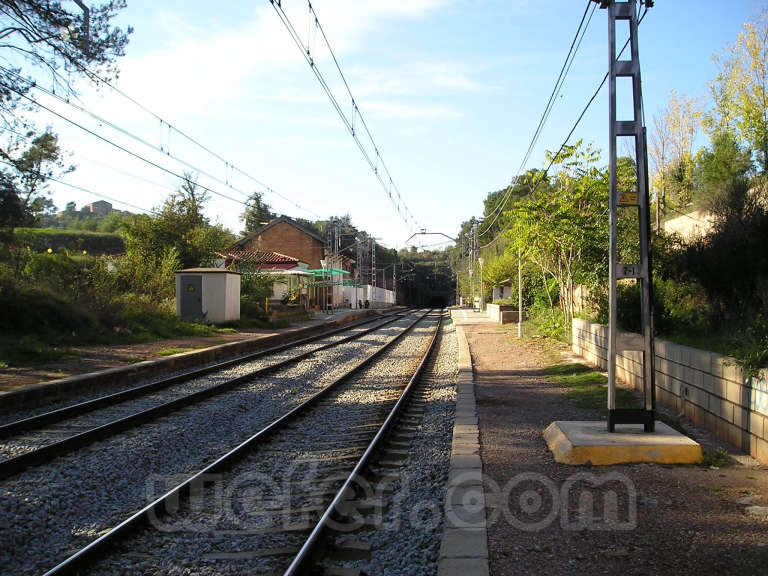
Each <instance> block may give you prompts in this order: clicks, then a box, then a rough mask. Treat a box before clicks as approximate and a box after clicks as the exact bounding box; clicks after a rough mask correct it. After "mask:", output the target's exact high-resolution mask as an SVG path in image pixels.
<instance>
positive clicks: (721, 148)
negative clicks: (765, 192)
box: [695, 131, 752, 209]
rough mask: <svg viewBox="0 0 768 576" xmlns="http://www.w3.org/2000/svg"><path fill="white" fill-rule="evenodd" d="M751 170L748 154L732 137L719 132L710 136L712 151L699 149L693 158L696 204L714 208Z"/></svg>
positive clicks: (726, 133)
mask: <svg viewBox="0 0 768 576" xmlns="http://www.w3.org/2000/svg"><path fill="white" fill-rule="evenodd" d="M751 169H752V160H751V154H750V152H749V150H746V149H744V148H742V147H741V146H739V142H738V141H737V140H736V137H735V136H734V135H733V134H732V133H730V132H726V131H721V132H718V133H717V134H715V135H713V138H712V146H711V149H708V148H702V149H701V150H700V151H699V152H698V154H697V155H696V175H695V177H696V188H697V196H698V198H697V199H698V201H699V202H701V204H702V205H704V206H706V207H707V208H709V209H712V208H714V207H715V205H717V204H718V203H720V201H721V199H722V198H723V196H724V194H727V192H728V190H731V189H732V188H733V184H734V182H736V181H737V180H739V179H743V178H745V177H746V176H747V174H748V173H749V171H750V170H751Z"/></svg>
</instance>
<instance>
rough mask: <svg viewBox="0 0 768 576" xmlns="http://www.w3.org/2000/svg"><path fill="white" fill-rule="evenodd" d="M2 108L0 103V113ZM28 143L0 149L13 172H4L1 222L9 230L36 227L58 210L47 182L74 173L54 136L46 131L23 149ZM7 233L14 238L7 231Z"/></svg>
mask: <svg viewBox="0 0 768 576" xmlns="http://www.w3.org/2000/svg"><path fill="white" fill-rule="evenodd" d="M0 77H2V73H0ZM1 91H2V90H1V89H0V92H1ZM2 108H3V104H2V103H0V113H2ZM29 137H30V138H31V137H32V133H30V134H29ZM26 140H27V138H22V137H19V138H15V139H12V140H11V141H10V143H9V145H8V146H7V147H6V148H5V149H3V148H0V158H2V159H3V160H4V161H5V162H6V163H7V164H9V165H10V166H11V169H10V170H5V169H3V171H2V175H3V176H2V195H3V201H2V202H0V210H2V212H0V223H2V224H3V225H4V226H5V227H7V228H8V229H11V228H13V227H16V226H23V225H33V224H35V223H37V222H38V221H39V220H40V218H41V216H43V215H45V214H46V213H51V212H53V211H54V210H55V207H54V205H53V202H52V201H51V200H50V198H48V197H47V181H48V179H49V178H51V177H53V176H54V175H56V174H59V173H61V174H64V173H66V172H69V171H71V168H65V167H64V164H63V162H62V159H61V157H62V153H61V150H60V148H59V141H58V137H57V136H56V135H55V134H53V133H52V132H50V131H48V130H46V131H44V132H43V133H41V134H39V135H38V136H35V137H34V138H32V140H31V142H30V143H29V145H28V146H27V147H26V148H25V149H23V150H22V149H21V148H22V147H23V145H24V144H25V142H26ZM6 234H7V235H9V236H11V237H12V234H8V232H7V231H6Z"/></svg>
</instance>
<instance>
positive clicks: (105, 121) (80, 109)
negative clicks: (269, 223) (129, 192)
mask: <svg viewBox="0 0 768 576" xmlns="http://www.w3.org/2000/svg"><path fill="white" fill-rule="evenodd" d="M0 70H2V71H3V72H5V73H7V74H12V75H14V76H16V77H17V78H18V79H20V80H22V81H25V82H28V83H29V84H30V87H31V88H34V89H36V90H38V91H40V92H42V93H44V94H46V95H48V96H49V97H51V98H54V99H56V100H58V101H60V102H62V103H64V104H66V105H68V106H70V107H72V108H74V109H75V110H77V111H78V112H81V113H83V114H86V115H88V116H90V117H91V118H93V119H94V120H96V121H98V122H100V123H102V124H104V125H106V126H109V127H110V128H112V129H113V130H115V131H117V132H119V133H121V134H123V135H125V136H127V137H129V138H131V139H133V140H135V141H137V142H139V143H140V144H142V145H144V146H146V147H148V148H151V149H153V150H155V151H157V152H161V153H163V154H165V155H166V156H168V157H169V158H172V159H173V160H175V161H176V162H178V163H180V164H182V165H184V166H186V167H187V168H190V169H191V170H194V171H195V172H197V173H198V174H202V175H204V176H206V177H208V178H210V179H211V180H213V181H215V182H218V183H219V184H222V185H224V186H226V187H228V188H230V189H231V190H233V191H234V192H237V193H239V194H241V195H242V196H244V197H245V198H249V197H250V194H248V193H247V192H244V191H243V190H240V189H239V188H236V187H235V186H234V185H233V184H231V183H230V182H228V181H226V180H222V179H221V178H219V177H217V176H214V175H213V174H211V173H210V172H208V171H206V170H202V169H201V168H199V167H198V166H196V165H194V164H191V163H190V162H187V161H186V160H184V159H183V158H180V157H178V156H176V155H174V154H171V153H170V151H169V150H168V149H166V150H163V148H162V146H156V145H155V144H152V143H151V142H149V141H148V140H146V139H145V138H142V137H141V136H137V135H136V134H134V133H132V132H130V131H129V130H126V129H125V128H122V127H121V126H118V125H117V124H115V123H114V122H111V121H110V120H108V119H106V118H104V117H103V116H100V115H98V114H96V113H94V112H92V111H90V110H88V109H86V108H84V107H82V106H79V105H77V104H74V103H72V102H70V101H69V100H67V99H66V98H64V97H62V96H60V95H58V94H56V93H54V92H51V91H50V90H48V89H46V88H44V87H42V86H40V85H38V84H35V83H34V82H32V81H31V80H27V79H25V78H24V77H23V76H20V75H19V74H16V73H15V72H14V71H13V70H9V69H7V68H5V67H4V66H2V65H0ZM265 188H267V187H265ZM267 189H268V188H267ZM299 208H300V207H299Z"/></svg>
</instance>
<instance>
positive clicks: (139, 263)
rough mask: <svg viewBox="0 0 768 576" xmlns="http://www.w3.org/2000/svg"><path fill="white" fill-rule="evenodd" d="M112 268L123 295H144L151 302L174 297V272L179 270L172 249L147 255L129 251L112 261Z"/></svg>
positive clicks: (178, 264)
mask: <svg viewBox="0 0 768 576" xmlns="http://www.w3.org/2000/svg"><path fill="white" fill-rule="evenodd" d="M114 267H115V270H116V272H117V278H118V286H119V287H120V289H121V291H122V292H124V293H128V294H136V295H142V296H146V297H148V298H149V299H151V300H152V301H154V302H163V301H165V300H169V299H172V298H174V296H175V291H176V276H175V272H176V271H177V270H179V269H180V268H181V261H180V260H179V254H178V251H177V250H176V248H175V247H170V248H164V249H161V251H160V252H159V253H149V254H147V253H143V252H141V251H136V250H131V249H129V250H127V251H126V253H125V255H124V256H122V257H120V258H116V259H115V260H114Z"/></svg>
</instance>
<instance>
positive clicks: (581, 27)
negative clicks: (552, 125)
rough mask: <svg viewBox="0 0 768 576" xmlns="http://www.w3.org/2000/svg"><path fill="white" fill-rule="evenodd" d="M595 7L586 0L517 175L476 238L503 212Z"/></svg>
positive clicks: (550, 110) (568, 69)
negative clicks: (490, 219) (488, 221)
mask: <svg viewBox="0 0 768 576" xmlns="http://www.w3.org/2000/svg"><path fill="white" fill-rule="evenodd" d="M590 5H592V12H591V13H590V15H589V20H587V23H586V26H585V25H584V20H585V19H586V17H587V13H588V12H589V7H590ZM596 8H597V4H595V3H594V2H593V1H592V0H588V1H587V5H586V7H585V8H584V14H582V16H581V21H580V22H579V26H578V28H577V29H576V33H575V34H574V36H573V40H572V41H571V46H570V48H569V49H568V54H567V55H566V57H565V60H564V61H563V65H562V67H561V68H560V74H559V75H558V77H557V80H556V82H555V86H554V87H553V88H552V93H551V94H550V96H549V100H548V101H547V105H546V106H545V108H544V112H543V113H542V115H541V119H540V120H539V124H538V126H537V127H536V131H535V132H534V134H533V138H531V142H530V144H529V145H528V150H527V151H526V153H525V155H524V156H523V160H522V162H521V163H520V167H519V168H518V170H517V175H516V176H515V177H514V178H513V179H512V182H511V183H510V184H509V186H508V187H507V189H506V190H505V192H504V197H503V198H502V200H501V201H500V202H499V203H498V204H496V206H495V207H494V208H493V210H492V211H491V213H490V214H489V215H488V216H486V218H485V221H487V220H488V219H489V218H490V217H491V216H493V220H492V221H491V223H490V224H487V225H486V226H485V229H484V230H482V231H480V232H478V234H477V237H478V238H481V237H482V236H484V235H485V234H487V233H488V232H489V231H490V230H491V229H492V228H493V225H494V224H495V223H496V221H497V220H498V219H499V217H500V216H501V214H502V213H503V211H504V206H505V205H506V203H507V201H508V200H509V198H510V196H511V195H512V189H513V187H514V184H515V182H516V181H517V179H518V178H519V176H520V175H521V174H522V173H523V170H524V168H525V165H526V164H527V163H528V160H529V159H530V156H531V154H532V153H533V148H534V146H535V145H536V142H538V140H539V136H541V132H542V131H543V129H544V125H545V124H546V122H547V120H548V119H549V115H550V113H551V112H552V109H553V108H554V105H555V101H556V97H557V94H558V93H559V92H560V89H561V88H562V86H563V84H564V83H565V78H566V77H567V75H568V71H570V69H571V65H572V64H573V62H574V60H575V58H576V52H578V50H579V47H580V46H581V41H582V40H583V38H584V35H585V34H586V32H587V28H588V27H589V23H590V22H591V21H592V16H593V15H594V13H595V9H596Z"/></svg>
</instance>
